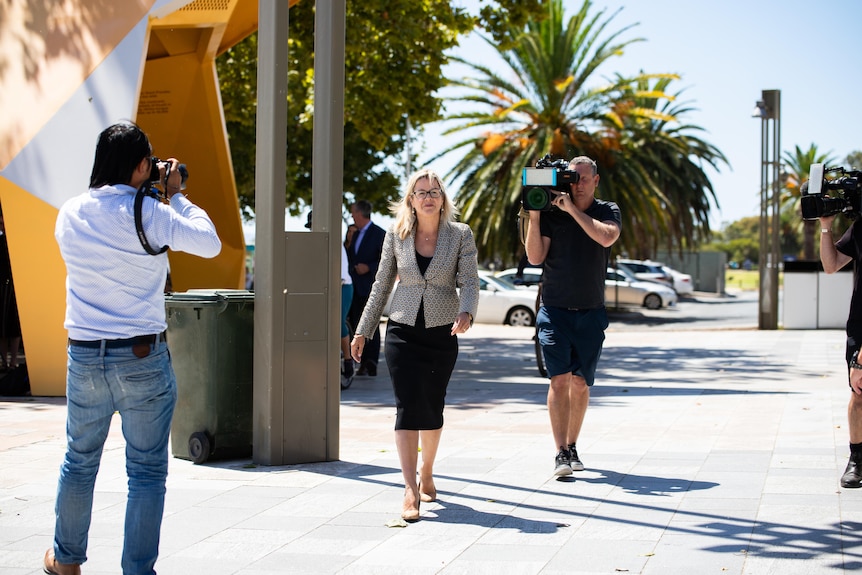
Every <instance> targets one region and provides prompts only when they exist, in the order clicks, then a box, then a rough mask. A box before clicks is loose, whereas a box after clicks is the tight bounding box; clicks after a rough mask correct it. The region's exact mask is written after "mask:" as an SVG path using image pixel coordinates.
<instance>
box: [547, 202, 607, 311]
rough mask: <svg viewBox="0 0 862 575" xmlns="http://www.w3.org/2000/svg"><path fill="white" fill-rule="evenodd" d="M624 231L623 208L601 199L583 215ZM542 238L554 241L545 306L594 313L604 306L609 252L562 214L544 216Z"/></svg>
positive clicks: (548, 266) (550, 252)
mask: <svg viewBox="0 0 862 575" xmlns="http://www.w3.org/2000/svg"><path fill="white" fill-rule="evenodd" d="M584 213H585V214H587V215H588V216H590V217H591V218H593V219H594V220H598V221H600V222H615V223H616V224H617V225H618V226H620V227H621V228H622V216H621V215H620V208H619V207H618V206H617V205H616V204H615V203H613V202H606V201H602V200H599V199H596V200H594V201H593V203H592V205H591V206H590V207H589V208H587V210H586V211H585V212H584ZM540 222H541V234H542V235H543V236H547V237H549V238H551V245H550V247H549V249H548V255H547V257H545V271H544V274H543V275H542V303H543V304H544V305H547V306H552V307H564V308H577V309H593V308H598V307H602V306H603V305H604V304H605V275H606V274H607V267H608V257H609V256H610V252H611V250H610V248H606V247H603V246H602V245H600V244H598V243H597V242H595V241H594V240H593V239H592V238H591V237H590V236H588V235H587V233H586V232H585V231H584V230H583V228H581V226H579V225H578V223H577V222H575V220H574V219H572V216H570V215H569V214H567V213H566V212H564V211H562V210H551V211H550V212H542V215H541V220H540Z"/></svg>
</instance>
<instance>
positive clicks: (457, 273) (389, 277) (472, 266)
mask: <svg viewBox="0 0 862 575" xmlns="http://www.w3.org/2000/svg"><path fill="white" fill-rule="evenodd" d="M415 236H416V232H415V230H414V231H413V233H411V234H410V235H409V236H407V237H406V238H404V239H403V240H402V239H400V238H399V237H398V235H397V234H396V233H395V231H394V226H392V227H390V228H389V230H387V232H386V239H385V240H384V241H383V255H382V256H381V258H380V266H379V267H378V268H377V276H376V277H375V279H374V285H373V286H372V287H371V295H370V296H368V303H367V304H365V309H364V310H363V311H362V318H361V319H360V320H359V325H358V326H357V328H356V333H357V334H360V335H364V336H365V337H366V339H370V338H371V337H372V336H373V335H374V331H375V329H376V328H377V325H378V323H379V322H380V316H381V315H382V314H383V308H384V307H385V306H386V301H387V300H388V299H389V293H390V292H391V291H392V286H393V285H394V284H395V279H396V278H398V287H397V288H396V289H395V295H394V296H393V297H392V304H391V306H390V309H389V318H390V319H392V320H393V321H397V322H398V323H403V324H406V325H416V316H417V314H418V313H419V304H420V303H421V302H422V301H424V302H425V326H426V327H438V326H442V325H451V324H452V323H454V322H455V318H456V317H457V316H458V314H459V313H461V312H464V311H466V312H467V313H469V314H470V315H472V316H475V315H476V307H477V306H478V305H479V274H478V272H477V264H476V242H475V240H474V239H473V232H472V230H470V226H468V225H467V224H462V223H454V222H451V223H450V222H442V223H441V224H440V229H439V231H438V234H437V247H436V249H435V250H434V257H433V258H432V260H431V263H430V264H429V265H428V269H427V270H425V275H424V276H423V275H422V273H421V272H420V271H419V264H417V263H416V244H415ZM456 287H458V288H459V289H460V292H461V293H460V297H459V294H458V292H457V291H455V288H456Z"/></svg>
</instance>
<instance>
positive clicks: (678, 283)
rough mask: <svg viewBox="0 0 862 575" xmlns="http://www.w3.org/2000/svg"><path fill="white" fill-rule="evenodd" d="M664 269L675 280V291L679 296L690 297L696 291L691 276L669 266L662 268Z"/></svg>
mask: <svg viewBox="0 0 862 575" xmlns="http://www.w3.org/2000/svg"><path fill="white" fill-rule="evenodd" d="M662 269H663V270H664V271H665V272H666V273H669V274H670V275H671V277H672V278H673V290H674V291H675V292H676V293H677V295H688V294H690V293H691V292H693V291H694V283H693V282H692V280H691V275H689V274H684V273H682V272H679V271H676V270H675V269H673V268H669V267H667V266H662Z"/></svg>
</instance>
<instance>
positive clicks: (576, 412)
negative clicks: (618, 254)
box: [525, 156, 622, 477]
mask: <svg viewBox="0 0 862 575" xmlns="http://www.w3.org/2000/svg"><path fill="white" fill-rule="evenodd" d="M569 170H574V171H576V172H578V175H579V176H580V178H579V181H578V183H577V184H571V190H570V191H569V193H561V194H559V195H558V196H557V197H556V199H554V202H553V204H554V206H555V207H556V208H558V209H553V210H551V211H547V212H540V211H538V210H531V211H530V212H529V214H530V227H529V230H528V232H527V238H526V242H525V248H526V252H527V258H528V259H529V260H530V263H531V264H533V265H539V264H542V263H544V267H545V271H544V275H543V276H542V283H543V285H542V307H541V308H540V309H539V313H538V315H537V317H536V328H537V331H538V337H539V342H540V343H541V345H542V353H543V355H544V356H545V365H546V367H547V369H548V375H549V376H550V378H551V385H550V387H549V389H548V413H549V415H550V419H551V431H552V432H553V435H554V442H555V446H556V449H557V450H558V451H557V455H556V457H555V459H554V475H555V476H557V477H562V476H564V475H571V474H572V471H582V470H583V469H584V464H583V463H582V462H581V460H580V458H579V457H578V452H577V448H576V442H577V440H578V435H579V434H580V431H581V425H582V424H583V421H584V415H586V412H587V406H588V405H589V401H590V386H592V385H593V382H594V380H595V372H596V365H597V364H598V361H599V356H600V355H601V353H602V344H603V342H604V339H605V329H606V328H607V327H608V317H607V313H606V311H605V275H606V273H607V267H608V258H609V256H610V247H611V245H613V243H614V242H615V241H617V238H619V237H620V230H621V227H622V219H621V216H620V209H619V207H618V206H617V205H616V204H615V203H613V202H606V201H602V200H598V199H596V197H595V192H596V187H597V186H598V183H599V176H598V169H597V167H596V163H595V161H593V160H592V159H590V158H588V157H586V156H578V157H576V158H574V159H572V161H571V162H569Z"/></svg>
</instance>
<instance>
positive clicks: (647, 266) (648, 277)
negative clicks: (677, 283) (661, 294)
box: [616, 259, 673, 287]
mask: <svg viewBox="0 0 862 575" xmlns="http://www.w3.org/2000/svg"><path fill="white" fill-rule="evenodd" d="M616 267H618V268H623V269H625V270H626V271H627V272H629V274H631V275H633V276H634V277H636V278H637V279H639V280H642V281H654V282H659V283H662V284H664V285H666V286H668V287H673V276H672V275H671V274H670V273H668V272H666V271H664V269H663V268H664V264H661V263H658V262H651V261H649V260H626V259H618V260H617V261H616Z"/></svg>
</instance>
